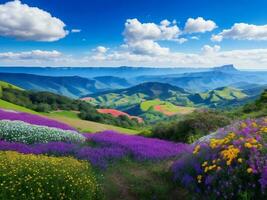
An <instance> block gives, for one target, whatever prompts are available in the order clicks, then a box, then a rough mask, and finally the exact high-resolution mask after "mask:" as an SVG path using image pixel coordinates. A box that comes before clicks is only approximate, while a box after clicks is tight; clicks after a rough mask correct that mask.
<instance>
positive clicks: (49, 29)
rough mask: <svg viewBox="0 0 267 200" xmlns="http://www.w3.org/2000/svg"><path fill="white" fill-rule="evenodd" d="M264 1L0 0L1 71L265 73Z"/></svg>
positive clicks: (266, 17)
mask: <svg viewBox="0 0 267 200" xmlns="http://www.w3.org/2000/svg"><path fill="white" fill-rule="evenodd" d="M266 7H267V1H265V0H253V1H251V0H235V1H233V0H220V1H219V0H217V1H216V0H201V1H200V0H164V1H163V0H146V1H144V0H131V1H130V0H90V1H88V0H56V1H55V0H21V1H19V0H14V1H6V0H0V65H1V66H62V67H65V66H73V67H75V66H88V67H90V66H99V67H101V66H110V67H114V66H136V67H141V66H142V67H144V66H147V67H211V66H220V65H224V64H234V65H235V66H236V67H237V68H240V69H248V68H249V69H264V70H267V12H266Z"/></svg>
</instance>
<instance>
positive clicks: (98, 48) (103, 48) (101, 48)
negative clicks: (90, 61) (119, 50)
mask: <svg viewBox="0 0 267 200" xmlns="http://www.w3.org/2000/svg"><path fill="white" fill-rule="evenodd" d="M94 51H95V52H96V53H106V52H107V51H108V48H106V47H104V46H98V47H96V48H95V49H94Z"/></svg>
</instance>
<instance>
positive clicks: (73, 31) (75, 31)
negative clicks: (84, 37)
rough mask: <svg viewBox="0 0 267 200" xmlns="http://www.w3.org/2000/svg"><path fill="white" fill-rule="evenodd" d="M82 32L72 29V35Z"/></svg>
mask: <svg viewBox="0 0 267 200" xmlns="http://www.w3.org/2000/svg"><path fill="white" fill-rule="evenodd" d="M81 31H82V30H81V29H71V32H72V33H80V32H81Z"/></svg>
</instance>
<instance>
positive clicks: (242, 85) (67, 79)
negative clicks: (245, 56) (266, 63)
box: [0, 65, 267, 110]
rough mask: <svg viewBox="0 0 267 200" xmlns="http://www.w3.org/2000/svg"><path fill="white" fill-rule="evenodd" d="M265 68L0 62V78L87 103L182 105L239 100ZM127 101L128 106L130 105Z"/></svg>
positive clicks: (260, 84) (249, 95) (264, 81)
mask: <svg viewBox="0 0 267 200" xmlns="http://www.w3.org/2000/svg"><path fill="white" fill-rule="evenodd" d="M266 77H267V72H257V71H240V70H237V69H236V68H235V67H234V66H233V65H224V66H220V67H214V68H143V67H140V68H136V67H118V68H108V67H103V68H100V67H98V68H86V67H85V68H75V67H70V68H69V67H66V68H65V67H63V68H52V67H44V68H41V67H0V80H3V81H6V82H8V83H11V84H14V85H16V86H18V87H21V88H23V89H26V90H34V91H49V92H53V93H57V94H60V95H64V96H68V97H71V98H81V97H93V98H94V100H93V101H92V102H91V103H94V104H97V105H103V106H108V107H115V108H119V109H126V108H127V109H126V110H128V109H130V108H132V106H136V105H137V104H140V103H141V102H142V101H144V100H153V99H160V100H161V101H167V102H170V103H173V104H175V105H181V106H208V107H220V106H226V105H239V104H242V103H243V102H246V101H249V100H250V99H254V98H256V97H257V96H258V95H259V94H260V93H261V92H262V91H263V90H264V89H265V88H266V86H267V78H266ZM129 106H130V107H129Z"/></svg>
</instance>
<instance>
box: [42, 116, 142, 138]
mask: <svg viewBox="0 0 267 200" xmlns="http://www.w3.org/2000/svg"><path fill="white" fill-rule="evenodd" d="M43 114H44V115H45V116H47V117H49V118H51V119H55V120H58V121H61V122H64V123H66V124H68V125H70V126H73V127H74V128H76V129H78V130H79V131H80V132H86V133H95V132H100V131H105V130H114V131H118V132H121V133H126V134H137V133H139V131H137V130H131V129H126V128H121V127H118V126H113V125H108V124H101V123H97V122H92V121H87V120H82V119H79V118H78V116H77V114H76V113H73V112H68V111H63V112H52V113H43Z"/></svg>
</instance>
